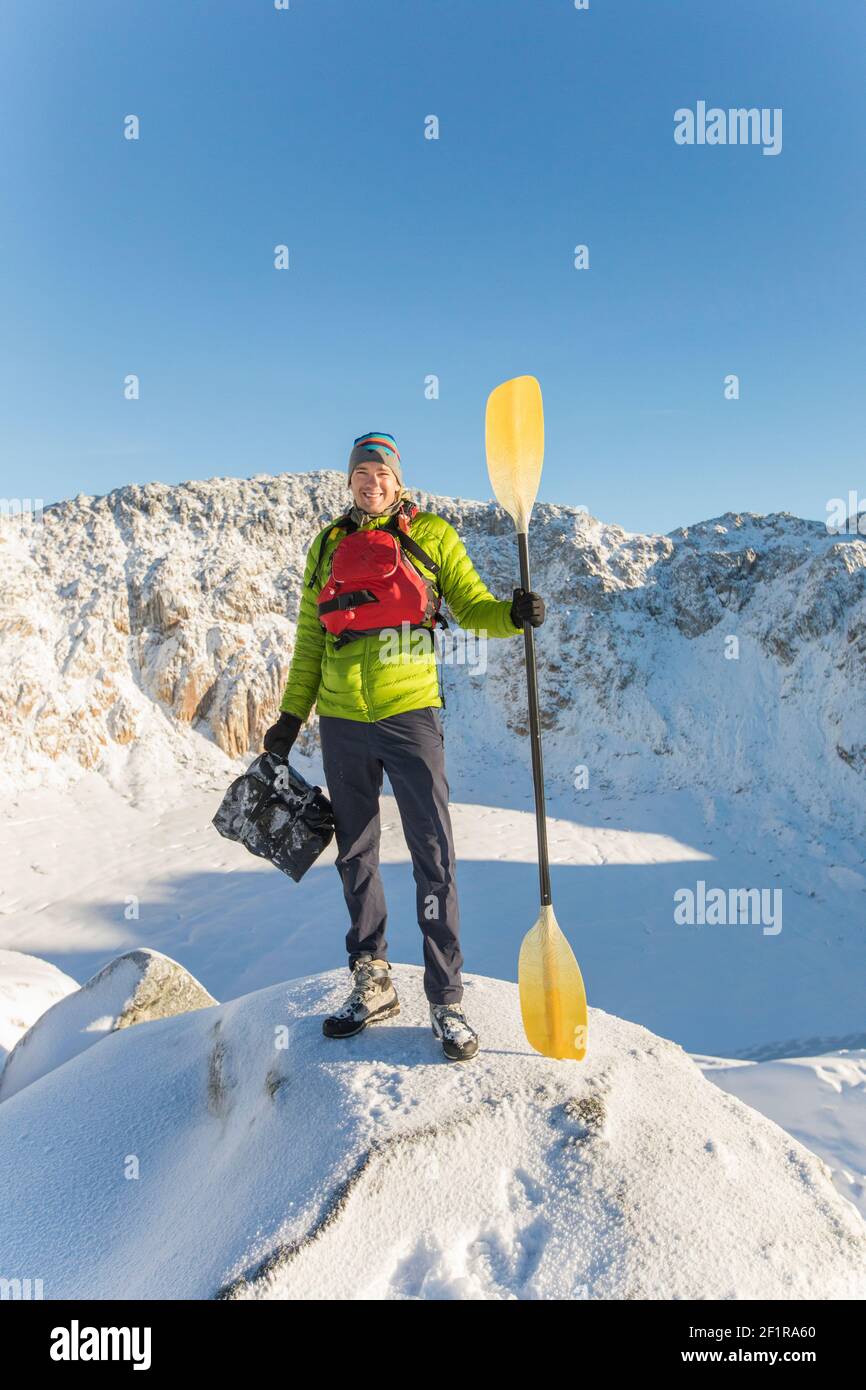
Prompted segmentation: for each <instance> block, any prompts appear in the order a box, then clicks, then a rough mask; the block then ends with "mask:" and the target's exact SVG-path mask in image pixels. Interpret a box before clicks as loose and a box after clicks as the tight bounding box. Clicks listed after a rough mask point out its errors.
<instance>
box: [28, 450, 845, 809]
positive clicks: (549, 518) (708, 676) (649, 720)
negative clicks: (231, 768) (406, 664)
mask: <svg viewBox="0 0 866 1390" xmlns="http://www.w3.org/2000/svg"><path fill="white" fill-rule="evenodd" d="M413 495H414V496H415V498H416V500H417V501H418V502H419V504H420V505H421V506H422V507H430V508H431V509H433V510H435V511H437V512H439V513H440V514H442V515H444V516H445V517H446V518H447V519H448V520H449V521H450V522H452V523H453V524H454V525H455V526H456V527H457V528H458V530H459V531H460V533H461V535H462V537H463V539H464V541H465V543H466V546H467V549H468V550H469V553H470V555H471V556H472V558H473V560H474V562H475V564H476V566H477V568H478V570H479V572H480V573H481V575H482V577H483V578H484V579H485V581H486V582H487V584H488V585H489V587H490V588H491V590H492V592H493V593H494V594H495V595H496V596H497V597H501V598H505V597H508V596H509V595H510V593H511V589H512V588H513V586H514V585H515V584H516V583H518V582H519V579H518V573H519V572H518V564H517V551H516V545H515V542H514V530H513V524H512V522H511V519H510V517H509V516H508V515H507V514H506V513H505V512H504V511H503V510H502V509H501V508H500V507H498V506H497V505H495V504H493V503H480V502H467V501H464V500H462V499H459V498H458V499H456V500H454V499H449V498H443V497H438V496H435V495H433V494H430V493H425V492H422V491H420V490H417V491H416V492H415V493H414V494H413ZM347 501H348V491H347V488H346V480H345V475H344V474H343V473H341V472H331V471H328V472H318V473H308V474H283V475H280V476H277V477H267V476H257V477H255V478H252V479H249V480H244V479H235V478H213V479H210V480H208V481H206V482H190V483H184V484H180V485H178V486H172V487H170V486H167V485H164V484H160V483H151V484H148V485H146V486H137V485H131V486H128V487H124V488H120V489H118V490H117V491H115V492H112V493H109V494H108V495H107V496H105V497H99V498H92V497H84V496H79V497H77V498H75V499H73V500H72V501H68V502H63V503H59V504H57V505H55V506H51V507H48V508H47V509H46V510H45V511H44V514H43V516H44V520H43V522H42V524H41V525H39V524H38V523H35V522H31V523H30V524H29V527H28V525H27V524H26V523H24V522H17V523H15V524H11V523H7V524H6V525H5V526H3V528H2V529H0V564H2V571H3V584H2V597H0V657H2V667H0V711H2V715H0V741H2V749H3V758H2V760H0V778H5V779H6V780H7V782H11V784H13V785H15V786H22V785H26V784H31V785H32V784H36V783H38V782H42V781H45V780H50V781H54V782H55V783H56V784H62V783H63V782H64V781H68V780H69V778H71V777H75V776H78V775H80V771H81V769H82V768H95V769H97V770H98V771H100V772H103V773H107V772H108V770H109V769H114V768H116V767H117V765H118V760H119V759H120V760H122V759H124V758H126V757H127V756H129V754H130V753H131V752H132V751H133V750H136V749H140V748H153V747H156V746H162V745H165V747H167V748H168V749H169V750H170V754H171V756H172V757H176V758H181V759H182V760H190V759H193V758H194V757H195V746H199V747H201V746H202V745H203V743H204V741H205V740H206V741H207V746H208V747H209V748H210V750H211V751H212V752H213V753H214V754H215V755H216V754H217V750H222V753H223V754H225V755H228V756H229V757H231V758H235V757H238V756H242V755H247V754H251V753H256V752H258V751H260V750H261V738H262V734H263V733H264V731H265V729H266V728H267V727H268V725H269V724H270V723H271V722H272V721H273V719H274V717H275V715H276V711H277V706H278V704H279V700H280V697H281V694H282V690H283V687H284V684H285V680H286V677H287V674H288V669H289V664H290V660H291V655H292V645H293V640H294V633H295V623H296V618H297V612H298V602H299V595H300V584H301V578H302V573H303V564H304V560H305V557H306V552H307V548H308V546H309V544H310V541H311V540H312V538H313V536H314V535H315V534H316V532H317V531H318V530H319V529H320V528H321V527H322V526H323V525H324V524H325V522H326V521H328V520H330V519H331V518H333V517H334V516H336V515H338V514H339V513H340V512H341V511H343V510H344V509H345V505H346V503H347ZM530 548H531V554H532V582H533V587H534V588H537V589H538V590H539V591H540V592H541V593H543V594H544V596H545V600H546V602H547V604H548V614H549V617H548V621H547V622H546V623H545V625H544V627H543V628H542V629H540V630H539V633H538V634H537V646H538V653H539V686H540V695H541V715H542V724H543V728H544V730H545V768H546V771H547V772H548V774H549V777H550V778H551V779H557V778H559V779H561V780H562V781H563V782H565V783H567V782H569V781H570V778H571V774H572V771H573V769H574V767H575V765H576V764H586V765H587V766H588V767H589V769H590V775H591V777H592V778H593V785H594V786H596V787H600V788H605V787H608V788H610V789H611V790H612V791H617V790H620V791H632V790H642V789H655V788H657V787H669V786H690V787H701V786H703V787H706V788H708V789H710V790H711V791H713V792H729V793H731V794H735V793H737V792H739V791H741V790H743V789H745V788H747V787H755V786H758V787H772V788H773V789H774V791H775V792H776V793H778V794H779V795H781V796H782V797H783V799H784V798H786V797H793V798H794V799H795V800H798V801H799V802H800V803H801V805H803V806H805V807H806V808H807V810H808V811H809V814H810V815H812V814H814V815H816V816H818V817H819V818H840V817H841V818H842V819H844V818H845V817H847V818H848V819H849V820H850V821H851V822H852V824H853V820H854V819H856V820H857V821H858V823H861V824H862V816H863V812H864V809H866V785H864V772H866V701H864V693H866V691H864V687H866V538H864V537H862V536H859V535H857V534H856V533H854V534H853V535H836V534H832V533H830V532H828V530H827V528H826V527H825V526H824V525H823V524H821V523H819V522H810V521H802V520H799V519H798V518H796V517H793V516H790V515H788V514H781V515H775V516H765V517H761V516H753V515H750V514H746V515H739V514H736V513H727V514H725V515H724V516H722V517H719V518H717V519H716V520H714V521H708V522H703V523H701V524H700V525H697V526H692V527H688V528H685V529H681V530H678V531H675V532H673V533H672V534H671V535H670V536H641V535H630V534H629V533H627V532H625V531H623V530H622V529H621V528H619V527H617V526H612V525H607V524H605V523H602V522H600V521H598V520H596V519H594V518H593V517H590V516H588V515H587V514H586V513H583V512H580V511H577V510H576V509H574V508H570V507H563V506H555V505H543V504H542V505H538V506H537V507H536V508H535V510H534V512H533V518H532V527H531V533H530ZM453 632H454V629H453V628H452V633H453ZM733 638H736V639H737V640H736V643H734V644H732V641H731V639H733ZM445 639H448V634H445ZM445 650H446V652H447V647H446V648H445ZM443 678H444V685H445V691H446V706H447V711H448V712H447V714H446V716H445V723H446V727H448V726H449V725H450V733H451V739H452V741H451V742H450V747H451V748H454V750H455V753H456V752H458V751H459V746H458V748H455V743H457V744H458V745H459V740H460V739H461V738H462V737H463V736H464V731H465V729H466V728H467V727H468V725H469V724H470V723H472V724H475V725H476V727H477V729H478V730H479V731H480V737H481V738H482V740H483V739H484V738H486V739H487V740H488V741H489V743H490V755H491V757H495V758H497V759H501V757H502V743H503V736H504V735H506V736H510V741H511V747H513V749H514V750H515V752H516V753H517V755H518V756H520V757H523V758H524V759H525V760H528V748H527V740H526V738H525V735H526V732H527V715H526V694H525V681H524V673H523V660H522V642H521V640H520V639H519V638H517V639H515V640H514V641H513V642H507V641H491V642H490V643H489V645H488V648H487V651H486V670H485V672H484V675H483V678H482V677H481V675H480V673H476V674H473V673H472V672H471V671H470V670H468V669H467V664H466V663H463V664H462V665H461V664H460V659H459V657H457V656H454V655H452V656H451V658H450V664H449V658H448V657H447V656H446V658H445V661H444V663H443ZM316 738H317V733H316V719H315V716H313V717H312V718H311V720H310V722H309V724H308V725H307V726H306V728H305V730H304V731H303V733H302V735H301V739H300V741H299V748H300V749H302V750H303V749H305V748H307V749H309V748H310V747H311V746H312V745H313V744H314V743H315V741H316Z"/></svg>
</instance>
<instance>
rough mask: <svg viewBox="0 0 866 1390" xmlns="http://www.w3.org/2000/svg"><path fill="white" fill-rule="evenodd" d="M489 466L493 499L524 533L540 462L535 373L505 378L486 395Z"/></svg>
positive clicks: (541, 444) (541, 449)
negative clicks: (510, 378)
mask: <svg viewBox="0 0 866 1390" xmlns="http://www.w3.org/2000/svg"><path fill="white" fill-rule="evenodd" d="M486 439H487V471H488V473H489V474H490V481H491V483H492V485H493V491H494V494H495V496H496V500H497V501H498V502H499V504H500V506H502V507H504V508H505V510H506V511H507V512H510V513H511V516H512V517H513V518H514V524H515V526H516V527H517V530H518V532H522V533H524V534H525V533H526V530H527V528H528V526H529V516H530V513H531V511H532V504H533V502H534V501H535V498H536V496H537V494H538V484H539V483H540V481H541V465H542V463H543V461H544V407H543V406H542V403H541V387H540V386H539V384H538V382H537V381H536V379H535V377H534V376H516V377H513V378H512V380H511V381H503V383H502V385H501V386H497V387H496V390H495V391H491V392H490V395H489V396H488V397H487V419H486Z"/></svg>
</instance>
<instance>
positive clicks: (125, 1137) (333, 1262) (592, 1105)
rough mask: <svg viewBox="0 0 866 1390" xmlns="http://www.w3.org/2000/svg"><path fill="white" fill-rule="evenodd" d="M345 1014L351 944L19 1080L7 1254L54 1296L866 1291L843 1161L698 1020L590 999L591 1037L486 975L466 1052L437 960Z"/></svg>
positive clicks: (5, 1205) (7, 1269)
mask: <svg viewBox="0 0 866 1390" xmlns="http://www.w3.org/2000/svg"><path fill="white" fill-rule="evenodd" d="M394 976H395V984H396V986H397V990H398V993H399V995H400V999H401V1005H402V1011H401V1013H400V1015H399V1016H398V1017H397V1018H395V1019H393V1020H390V1021H389V1022H388V1023H385V1024H380V1025H378V1026H377V1027H375V1028H370V1029H367V1030H366V1031H365V1032H364V1033H362V1034H361V1035H359V1036H358V1037H356V1038H353V1039H349V1040H341V1041H337V1040H333V1039H328V1038H325V1037H324V1036H323V1035H322V1031H321V1016H322V1014H323V1013H324V1012H326V1011H328V1010H330V1009H331V1008H333V1007H334V1005H335V1004H336V1003H337V1002H338V1001H339V1000H340V999H341V998H342V997H344V995H345V991H346V980H347V976H346V972H345V970H340V971H331V972H327V973H325V974H323V975H316V976H309V977H306V978H304V979H301V980H296V981H292V982H290V983H288V984H280V985H276V986H272V987H270V988H267V989H262V990H258V991H256V992H255V993H253V994H248V995H245V996H243V997H241V998H238V999H235V1000H233V1001H231V1002H230V1003H227V1004H223V1005H220V1006H218V1007H216V1008H212V1009H207V1010H198V1011H196V1012H193V1013H188V1014H183V1015H180V1016H177V1017H174V1018H167V1019H162V1020H159V1021H157V1022H155V1023H151V1024H150V1025H149V1026H148V1027H147V1028H131V1029H125V1030H122V1031H119V1032H115V1033H113V1034H112V1035H111V1036H110V1037H107V1038H106V1039H105V1040H104V1042H103V1043H102V1045H101V1046H99V1047H95V1048H91V1049H89V1050H88V1051H87V1052H85V1053H83V1054H81V1055H79V1056H78V1057H76V1058H74V1059H73V1060H71V1061H70V1062H68V1063H67V1064H66V1065H65V1066H64V1067H63V1068H62V1069H60V1070H56V1071H53V1072H50V1073H49V1074H48V1075H46V1076H43V1077H42V1078H40V1080H38V1081H36V1082H34V1083H32V1084H31V1085H30V1086H28V1087H27V1088H26V1090H24V1091H22V1092H20V1093H19V1094H18V1095H16V1096H13V1097H12V1098H11V1099H10V1100H8V1101H7V1102H5V1103H4V1104H3V1105H2V1106H0V1170H2V1171H3V1173H4V1175H5V1176H4V1182H3V1184H2V1185H0V1268H2V1269H3V1271H4V1274H5V1275H6V1277H15V1276H16V1275H19V1274H20V1275H21V1276H22V1277H23V1275H24V1274H25V1273H26V1272H29V1271H34V1270H38V1271H39V1273H40V1276H41V1277H42V1278H43V1279H44V1297H46V1298H97V1299H110V1298H118V1297H120V1298H128V1299H135V1298H144V1299H149V1298H213V1297H215V1296H222V1297H234V1298H239V1297H240V1298H270V1299H281V1298H298V1299H326V1298H327V1299H368V1298H375V1299H427V1298H433V1299H452V1298H453V1299H456V1298H461V1299H515V1298H519V1299H541V1298H545V1299H581V1298H596V1299H598V1298H602V1299H626V1298H631V1299H634V1298H646V1299H671V1298H680V1299H687V1298H703V1299H713V1298H735V1299H739V1298H759V1299H766V1298H784V1299H800V1298H833V1299H841V1298H848V1299H854V1298H863V1297H864V1296H866V1223H864V1222H863V1220H862V1218H861V1217H860V1216H859V1214H858V1213H857V1211H856V1210H855V1208H854V1207H853V1206H852V1205H851V1203H850V1202H847V1201H846V1200H844V1198H843V1197H841V1196H840V1195H839V1193H838V1192H837V1191H836V1190H835V1188H834V1186H833V1183H832V1180H831V1177H830V1173H829V1170H828V1168H827V1165H826V1164H825V1163H823V1162H822V1161H821V1159H819V1158H817V1157H816V1156H815V1155H814V1154H811V1153H809V1152H808V1151H807V1150H806V1149H805V1148H803V1146H802V1145H801V1144H799V1143H798V1142H797V1141H796V1140H795V1139H793V1138H791V1137H790V1136H789V1135H788V1134H786V1133H785V1132H784V1131H783V1130H781V1129H779V1128H778V1127H777V1126H776V1125H775V1124H773V1123H772V1122H771V1121H770V1120H767V1119H766V1118H764V1117H763V1116H762V1115H760V1114H758V1113H757V1112H756V1111H754V1110H751V1109H750V1108H749V1107H748V1106H746V1105H744V1104H743V1103H742V1102H741V1101H739V1100H737V1099H736V1098H735V1097H733V1096H730V1095H728V1094H726V1092H725V1091H724V1090H722V1089H720V1088H719V1087H718V1086H715V1085H713V1084H712V1083H711V1082H710V1081H708V1080H707V1079H706V1078H705V1077H704V1076H703V1074H702V1073H701V1070H700V1068H699V1067H698V1066H697V1065H696V1064H695V1063H694V1062H693V1061H692V1060H691V1059H690V1058H689V1057H688V1056H687V1054H686V1053H684V1052H683V1051H682V1049H681V1048H679V1047H677V1046H676V1045H675V1044H674V1043H671V1042H668V1041H666V1040H664V1039H662V1038H659V1037H656V1036H655V1035H653V1034H652V1033H650V1032H648V1031H647V1030H646V1029H644V1028H641V1027H638V1026H636V1025H634V1024H631V1023H627V1022H624V1021H622V1020H621V1019H619V1018H616V1017H614V1016H613V1015H610V1014H606V1013H604V1012H602V1011H600V1010H597V1009H593V1010H591V1011H590V1041H589V1051H588V1054H587V1057H586V1059H585V1060H584V1061H583V1062H579V1063H577V1062H555V1061H551V1060H549V1059H546V1058H542V1057H540V1056H539V1055H538V1054H536V1053H534V1052H533V1051H532V1050H531V1049H530V1048H529V1046H528V1044H527V1043H526V1040H525V1037H524V1035H523V1031H522V1028H521V1024H520V1011H519V1000H518V993H517V988H516V986H515V985H513V984H506V983H504V982H501V981H497V980H493V979H487V978H484V977H482V976H476V975H468V976H466V977H465V987H466V993H465V997H464V1004H465V1007H466V1010H467V1014H468V1016H469V1017H470V1019H471V1020H472V1021H473V1022H474V1024H475V1026H476V1027H477V1028H478V1030H479V1032H480V1035H481V1043H482V1050H481V1052H480V1053H479V1054H478V1056H477V1057H476V1058H475V1059H474V1060H473V1061H472V1062H471V1063H467V1064H460V1063H449V1062H447V1061H446V1060H445V1059H444V1058H443V1056H442V1053H441V1050H440V1047H439V1044H438V1043H437V1042H436V1040H435V1039H434V1038H433V1036H432V1033H431V1031H430V1025H429V1017H428V1012H427V1005H426V1001H425V999H424V995H423V983H422V981H423V976H422V971H421V969H420V968H419V967H414V966H406V965H396V966H395V971H394Z"/></svg>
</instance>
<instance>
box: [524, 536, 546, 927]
mask: <svg viewBox="0 0 866 1390" xmlns="http://www.w3.org/2000/svg"><path fill="white" fill-rule="evenodd" d="M528 539H529V538H528V536H527V534H526V532H525V531H518V532H517V550H518V554H519V556H520V587H521V588H522V589H525V590H526V592H527V593H528V592H529V590H530V589H531V587H532V586H531V584H530V582H529V543H528ZM523 645H524V650H525V652H526V685H527V690H528V694H529V742H530V746H531V748H532V784H533V787H534V789H535V829H536V833H537V835H538V882H539V886H540V888H541V905H542V907H549V906H550V904H551V901H552V899H551V896H550V866H549V864H548V860H547V820H546V817H545V812H544V765H543V763H542V760H541V727H540V725H539V722H538V679H537V677H536V673H535V636H534V633H533V630H532V627H531V625H530V624H529V623H528V622H524V624H523Z"/></svg>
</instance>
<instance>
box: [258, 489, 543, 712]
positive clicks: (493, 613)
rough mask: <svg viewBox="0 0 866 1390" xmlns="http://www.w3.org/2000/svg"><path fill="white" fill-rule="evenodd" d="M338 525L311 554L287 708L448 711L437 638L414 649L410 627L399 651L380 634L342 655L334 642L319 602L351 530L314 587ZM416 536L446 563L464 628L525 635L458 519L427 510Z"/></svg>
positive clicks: (448, 598) (450, 599) (450, 594)
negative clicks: (475, 559)
mask: <svg viewBox="0 0 866 1390" xmlns="http://www.w3.org/2000/svg"><path fill="white" fill-rule="evenodd" d="M388 520H389V517H388V516H382V517H374V518H373V519H372V520H371V521H369V522H366V523H365V524H364V526H363V527H362V528H361V529H362V530H368V529H370V528H371V527H373V526H380V525H383V524H384V523H385V522H387V521H388ZM332 526H333V522H331V523H329V525H328V526H325V527H324V528H323V529H322V530H321V531H320V532H319V534H318V535H317V536H316V538H315V539H314V541H313V543H312V545H311V546H310V549H309V551H308V553H307V563H306V566H305V568H304V581H303V589H302V592H301V604H300V612H299V614H298V627H297V632H296V635H295V647H294V651H293V653H292V662H291V666H290V668H289V676H288V680H287V682H286V688H285V691H284V693H283V698H282V701H281V702H280V709H281V710H284V711H286V712H287V713H288V714H294V715H295V716H296V717H297V718H298V719H300V720H301V721H303V720H305V719H306V718H307V716H308V715H309V713H310V711H311V709H312V708H313V705H316V708H317V710H318V713H319V714H320V715H322V714H324V715H337V716H338V717H339V718H341V719H361V720H366V721H367V722H369V723H372V722H373V720H375V719H387V718H388V717H389V716H390V715H392V714H402V713H403V712H404V711H405V710H410V709H422V708H424V706H425V705H437V706H441V705H442V703H443V701H442V699H441V697H440V695H439V679H438V669H437V663H436V652H435V650H434V649H433V643H432V641H430V640H429V639H427V640H426V641H424V642H423V645H422V642H420V641H419V640H418V638H417V637H416V638H415V642H414V644H413V642H412V637H413V632H412V631H411V630H410V631H408V632H407V633H405V634H403V635H401V636H400V638H399V641H397V640H394V639H392V640H394V647H392V649H391V650H390V651H389V650H388V648H383V647H382V644H381V639H380V637H379V635H378V633H375V632H374V633H371V634H370V635H369V636H367V637H358V638H356V639H355V640H354V641H352V642H347V643H346V644H345V645H344V646H342V647H340V648H339V649H338V650H337V651H335V650H334V637H333V635H332V634H331V633H329V632H328V631H327V630H326V629H325V628H324V627H323V626H322V624H321V622H320V621H319V615H318V610H317V607H316V600H317V598H318V595H319V593H320V592H321V590H322V588H323V587H324V585H325V584H326V583H327V580H328V575H329V573H330V561H331V556H332V554H333V552H334V550H335V549H336V547H337V545H338V544H339V542H340V541H341V540H342V539H343V536H344V535H345V532H344V531H337V532H335V534H334V535H333V536H329V537H328V539H327V540H326V541H325V544H324V548H323V550H322V560H321V564H320V565H319V573H318V576H317V578H316V583H315V587H314V588H312V589H311V588H310V579H311V577H312V574H313V569H314V566H315V563H316V559H317V558H318V554H319V546H320V544H321V543H322V538H323V537H324V536H327V535H328V532H329V531H330V530H331V527H332ZM409 534H410V535H411V537H412V539H413V540H414V541H417V543H418V545H420V546H421V548H422V550H425V551H426V552H427V554H428V555H429V556H430V557H431V559H433V560H435V561H436V563H437V564H438V565H439V575H438V581H439V586H440V588H441V591H442V596H443V600H444V602H445V603H447V605H448V607H449V609H450V610H451V613H452V614H453V615H454V617H455V618H456V619H457V622H458V623H459V624H460V626H461V627H462V628H464V629H465V630H466V631H472V632H480V631H484V630H486V632H487V635H488V637H516V636H518V635H519V634H520V633H522V632H523V628H522V627H515V625H514V623H513V622H512V621H511V617H510V616H509V610H510V608H511V599H510V598H507V599H495V598H494V597H493V595H492V594H491V593H490V590H489V589H488V588H487V587H486V585H485V584H484V582H483V580H482V579H481V577H480V575H479V574H478V573H477V571H476V569H475V567H474V565H473V564H472V561H471V560H470V558H469V556H468V554H467V552H466V547H465V546H464V544H463V542H462V540H461V539H460V537H459V535H458V534H457V532H456V531H455V529H454V527H453V526H452V525H451V524H450V522H447V521H445V520H444V518H443V517H441V516H436V515H435V513H433V512H420V511H419V512H417V513H416V515H415V516H414V517H413V519H412V522H411V524H410V532H409ZM411 563H417V567H418V569H419V570H420V571H421V572H422V573H423V574H424V576H425V577H426V578H428V579H433V578H434V576H433V575H432V574H431V573H430V572H429V570H427V569H425V568H424V566H423V565H422V564H421V562H420V561H418V562H416V561H415V559H414V557H413V559H412V561H411ZM404 639H405V640H404ZM395 649H396V650H397V651H398V653H399V659H397V660H382V659H380V658H381V654H382V653H383V652H385V653H387V655H388V656H393V655H394V651H395Z"/></svg>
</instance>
